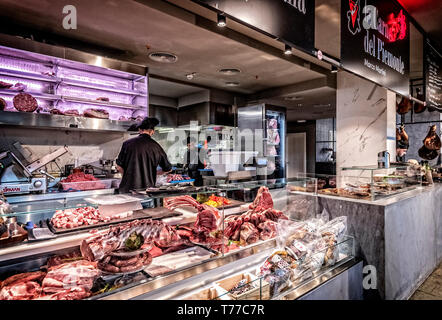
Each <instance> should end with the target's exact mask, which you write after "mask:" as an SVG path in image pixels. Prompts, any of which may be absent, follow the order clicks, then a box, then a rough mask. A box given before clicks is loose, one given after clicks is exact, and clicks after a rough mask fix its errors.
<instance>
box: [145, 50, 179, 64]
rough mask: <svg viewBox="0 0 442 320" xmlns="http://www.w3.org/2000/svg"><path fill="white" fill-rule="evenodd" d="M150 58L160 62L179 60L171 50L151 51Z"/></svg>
mask: <svg viewBox="0 0 442 320" xmlns="http://www.w3.org/2000/svg"><path fill="white" fill-rule="evenodd" d="M149 59H151V60H153V61H156V62H160V63H175V62H177V61H178V57H177V56H176V55H175V54H173V53H169V52H151V53H149Z"/></svg>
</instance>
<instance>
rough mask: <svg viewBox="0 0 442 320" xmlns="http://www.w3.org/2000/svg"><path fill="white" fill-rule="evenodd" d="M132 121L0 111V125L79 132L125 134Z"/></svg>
mask: <svg viewBox="0 0 442 320" xmlns="http://www.w3.org/2000/svg"><path fill="white" fill-rule="evenodd" d="M134 123H135V122H133V121H116V120H109V119H96V118H85V117H73V116H63V115H55V114H43V113H27V112H10V111H0V125H10V126H24V127H39V128H49V129H64V130H80V131H102V132H106V131H117V132H127V129H129V127H130V126H131V125H132V124H134Z"/></svg>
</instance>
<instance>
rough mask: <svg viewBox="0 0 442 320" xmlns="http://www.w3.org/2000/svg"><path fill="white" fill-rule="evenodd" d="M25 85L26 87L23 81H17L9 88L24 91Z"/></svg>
mask: <svg viewBox="0 0 442 320" xmlns="http://www.w3.org/2000/svg"><path fill="white" fill-rule="evenodd" d="M27 87H28V86H27V85H25V84H23V83H20V82H17V83H16V84H14V86H13V87H11V90H15V91H25V90H26V88H27Z"/></svg>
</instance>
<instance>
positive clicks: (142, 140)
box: [116, 134, 172, 193]
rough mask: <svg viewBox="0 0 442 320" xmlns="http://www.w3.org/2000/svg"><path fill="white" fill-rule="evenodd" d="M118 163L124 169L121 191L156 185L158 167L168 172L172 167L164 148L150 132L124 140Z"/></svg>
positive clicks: (125, 191)
mask: <svg viewBox="0 0 442 320" xmlns="http://www.w3.org/2000/svg"><path fill="white" fill-rule="evenodd" d="M116 163H117V165H119V166H120V167H122V168H123V169H124V174H123V179H122V180H121V183H120V188H119V192H120V193H128V192H129V191H130V190H133V189H146V188H149V187H154V186H155V184H156V182H157V167H158V166H160V167H161V169H163V171H166V172H167V171H170V170H171V169H172V166H171V164H170V163H169V160H168V159H167V155H166V153H165V152H164V150H163V148H161V146H160V145H159V144H158V143H157V142H156V141H155V140H153V139H152V138H151V137H150V136H149V135H148V134H140V135H139V136H138V137H135V138H132V139H130V140H127V141H126V142H124V143H123V146H122V147H121V151H120V154H119V155H118V159H117V161H116Z"/></svg>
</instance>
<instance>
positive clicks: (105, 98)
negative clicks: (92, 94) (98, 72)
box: [96, 97, 109, 102]
mask: <svg viewBox="0 0 442 320" xmlns="http://www.w3.org/2000/svg"><path fill="white" fill-rule="evenodd" d="M96 100H98V101H105V102H109V98H107V97H98V98H97V99H96Z"/></svg>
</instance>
